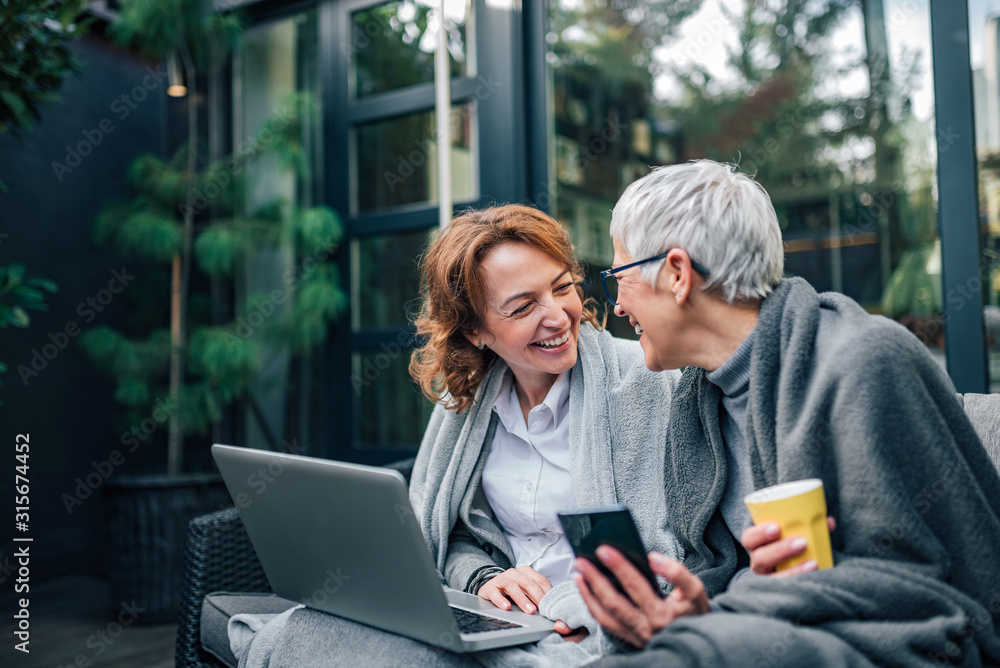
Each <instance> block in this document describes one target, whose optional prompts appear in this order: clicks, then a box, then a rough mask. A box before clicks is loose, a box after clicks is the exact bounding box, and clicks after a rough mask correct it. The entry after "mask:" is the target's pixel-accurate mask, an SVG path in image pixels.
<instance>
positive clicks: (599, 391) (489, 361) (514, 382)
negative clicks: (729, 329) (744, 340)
mask: <svg viewBox="0 0 1000 668" xmlns="http://www.w3.org/2000/svg"><path fill="white" fill-rule="evenodd" d="M421 273H422V297H423V305H422V309H421V313H420V315H419V318H418V319H417V328H418V331H419V332H420V334H422V335H423V336H424V338H425V341H424V344H423V346H422V347H421V348H420V349H418V350H416V351H415V352H414V353H413V357H412V360H411V364H410V371H411V374H412V375H413V377H414V379H416V381H417V382H418V383H419V384H420V386H421V387H422V388H423V391H424V393H425V394H427V395H428V396H429V397H430V398H431V400H432V401H434V402H435V403H436V404H437V405H436V406H435V408H434V412H433V413H432V415H431V418H430V421H429V423H428V425H427V429H426V431H425V433H424V438H423V442H422V443H421V446H420V451H419V453H418V454H417V459H416V462H415V464H414V468H413V474H412V477H411V480H410V500H411V503H412V506H413V511H414V514H415V516H416V519H417V521H418V523H419V524H420V528H421V531H423V534H424V537H425V538H426V540H427V543H428V545H429V547H430V550H431V555H432V557H433V558H434V560H435V563H436V565H437V568H438V570H439V571H440V573H441V576H442V580H443V581H444V583H445V584H447V585H448V586H449V587H451V588H452V589H457V590H459V591H464V592H467V593H470V594H476V595H478V596H480V597H482V598H483V599H486V600H488V601H491V602H492V603H493V604H494V605H497V606H498V607H500V608H503V609H505V610H509V609H510V608H511V605H516V606H518V607H519V608H520V609H521V610H523V611H525V612H528V613H529V614H540V615H542V616H544V617H547V618H548V619H551V620H552V621H553V629H554V630H555V631H557V633H552V634H550V635H549V636H547V637H545V638H543V639H542V640H540V641H538V642H537V643H535V644H531V645H522V646H518V647H512V648H505V649H495V650H485V651H480V652H475V653H473V654H471V655H465V654H456V653H452V652H450V651H448V650H445V649H441V648H439V647H434V646H431V645H428V644H424V643H421V642H419V641H417V640H412V639H410V638H406V637H403V636H400V635H394V634H392V633H389V632H386V631H381V630H378V629H375V628H373V627H370V626H365V625H363V624H358V623H356V622H352V621H350V620H347V619H342V618H340V617H336V616H334V615H328V614H326V613H323V612H319V611H315V610H311V609H309V608H302V609H297V610H293V611H290V612H289V613H288V615H289V616H288V617H287V622H286V620H285V619H280V620H278V619H276V620H275V621H274V622H271V623H269V624H268V625H267V626H266V627H265V628H266V629H268V631H267V632H265V636H266V637H267V638H271V639H273V638H277V639H276V640H273V642H271V644H270V645H268V644H267V643H268V642H269V641H261V646H262V647H263V648H264V649H262V650H261V656H265V655H268V653H271V652H273V653H271V654H269V656H270V657H275V656H277V657H280V660H271V659H267V660H249V661H246V665H247V666H249V667H250V668H253V667H254V666H264V665H269V666H274V665H275V664H278V665H282V666H304V665H324V666H368V665H391V666H399V665H407V666H418V665H419V666H463V667H467V666H470V665H486V666H504V667H508V666H517V667H530V668H533V667H536V666H537V667H539V668H541V667H543V666H566V667H573V666H581V665H583V664H585V663H589V662H590V661H593V660H594V659H595V658H597V657H599V656H603V655H605V654H607V653H609V652H611V651H614V650H615V649H617V648H618V647H619V646H620V645H619V644H618V642H617V641H615V640H613V639H612V638H611V637H610V636H608V635H606V634H605V633H604V632H602V631H601V630H600V626H599V624H598V623H597V621H596V620H595V619H594V618H593V617H591V616H590V614H589V613H588V612H587V608H586V604H585V603H584V601H583V599H582V597H581V596H580V593H579V590H578V589H577V587H576V584H575V583H574V582H573V579H572V573H573V560H574V559H573V553H572V551H571V549H570V546H569V543H568V541H567V539H566V537H565V536H564V535H563V531H562V527H561V526H560V525H559V522H558V520H557V518H556V512H557V511H560V510H566V509H570V508H574V507H593V506H601V505H608V504H615V503H622V504H625V505H627V506H628V507H629V508H630V509H631V511H632V514H633V517H634V519H635V521H636V524H637V526H638V527H639V531H640V533H641V534H642V539H643V542H644V543H645V546H646V547H647V548H648V549H651V550H657V551H659V552H663V553H665V554H669V555H672V556H673V557H674V558H677V559H680V558H682V557H683V553H682V552H681V551H680V549H679V548H678V544H677V542H676V540H675V539H674V536H673V534H672V533H671V531H670V529H669V527H668V526H667V524H666V522H664V521H663V517H664V508H663V499H664V489H663V480H664V470H665V456H666V454H665V453H666V449H667V447H666V446H667V422H668V420H667V415H668V413H667V412H666V411H665V410H664V406H667V405H669V402H670V397H671V393H672V391H673V388H674V385H675V382H676V379H677V374H674V375H671V374H655V373H651V372H650V371H648V370H647V369H646V367H645V365H644V364H643V356H642V349H641V348H640V346H639V343H638V342H635V341H624V340H620V339H616V338H614V337H613V336H611V335H610V334H609V333H607V332H604V331H601V329H600V327H599V323H598V322H597V318H596V315H595V313H594V310H593V309H592V308H590V307H589V306H588V305H587V304H586V303H585V302H584V300H583V291H582V290H581V289H580V286H579V282H580V281H581V279H582V276H583V274H582V271H581V269H580V266H579V264H578V263H577V261H576V260H574V258H573V255H572V246H571V244H570V241H569V237H568V236H567V234H566V231H565V230H564V229H563V228H562V226H560V225H559V223H557V222H556V221H555V220H553V219H552V218H550V217H549V216H547V215H545V214H544V213H542V212H540V211H537V210H535V209H532V208H529V207H526V206H517V205H508V206H499V207H492V208H488V209H483V210H481V211H468V212H466V213H464V214H462V215H460V216H458V217H457V218H455V219H454V220H453V221H452V222H451V223H450V224H449V226H448V227H447V228H446V229H445V230H444V231H443V232H442V233H441V234H440V235H439V236H438V238H437V239H435V240H434V241H433V242H432V243H431V244H430V247H429V248H428V250H427V252H426V254H425V255H424V256H423V257H422V258H421ZM487 614H488V613H487ZM283 625H286V626H283ZM259 634H260V632H258V635H259ZM567 640H568V641H572V642H566V641H567ZM272 648H273V649H272ZM241 651H243V652H244V653H246V654H247V656H249V655H250V654H253V653H254V651H256V650H254V649H253V647H252V646H251V649H250V650H241ZM319 657H322V659H320V658H319ZM240 665H241V666H243V665H244V660H243V659H242V658H241V659H240Z"/></svg>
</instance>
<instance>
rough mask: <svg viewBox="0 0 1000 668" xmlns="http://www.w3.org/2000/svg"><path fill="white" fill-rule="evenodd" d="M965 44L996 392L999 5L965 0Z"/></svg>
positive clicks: (999, 333)
mask: <svg viewBox="0 0 1000 668" xmlns="http://www.w3.org/2000/svg"><path fill="white" fill-rule="evenodd" d="M969 46H970V50H971V51H970V54H969V59H970V61H971V63H972V88H973V96H974V102H975V122H976V153H977V155H978V160H979V213H980V235H981V238H980V248H981V249H982V255H981V257H980V264H979V267H980V271H979V279H980V280H981V282H982V290H983V320H984V321H985V325H986V346H987V355H988V360H989V361H988V364H989V382H990V391H991V392H1000V7H997V6H996V5H995V4H994V3H987V2H984V0H969Z"/></svg>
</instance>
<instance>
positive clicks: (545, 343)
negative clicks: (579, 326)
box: [535, 332, 569, 348]
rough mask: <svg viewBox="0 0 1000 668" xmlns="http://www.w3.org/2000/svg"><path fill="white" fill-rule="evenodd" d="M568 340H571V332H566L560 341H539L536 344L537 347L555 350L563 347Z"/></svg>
mask: <svg viewBox="0 0 1000 668" xmlns="http://www.w3.org/2000/svg"><path fill="white" fill-rule="evenodd" d="M568 340H569V332H566V333H565V334H563V335H562V336H560V337H559V338H558V339H552V340H551V341H538V342H536V343H535V345H536V346H539V347H542V348H555V347H557V346H561V345H562V344H564V343H566V341H568Z"/></svg>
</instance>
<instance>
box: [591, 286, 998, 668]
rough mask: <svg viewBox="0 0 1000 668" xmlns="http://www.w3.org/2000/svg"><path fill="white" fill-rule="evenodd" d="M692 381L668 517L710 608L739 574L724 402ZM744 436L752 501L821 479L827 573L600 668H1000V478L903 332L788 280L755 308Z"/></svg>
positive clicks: (672, 457) (771, 589)
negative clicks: (725, 511) (763, 491)
mask: <svg viewBox="0 0 1000 668" xmlns="http://www.w3.org/2000/svg"><path fill="white" fill-rule="evenodd" d="M704 376H705V374H704V371H702V370H700V369H693V368H689V369H686V370H685V372H684V374H683V377H682V380H681V384H680V386H679V387H678V389H677V392H676V394H675V397H674V402H673V405H672V406H671V446H672V447H671V450H670V454H669V457H668V468H669V469H670V473H669V475H668V481H667V486H666V491H667V498H666V508H667V514H668V516H669V518H670V522H671V525H672V526H673V527H674V528H675V530H676V532H677V535H678V537H679V538H680V539H681V542H682V544H683V545H684V546H685V548H686V549H687V559H686V563H687V565H688V566H689V567H690V568H691V569H692V570H693V571H694V572H695V573H697V574H699V575H700V576H701V577H702V578H703V580H704V581H705V583H706V587H707V588H708V590H709V591H710V593H713V594H714V593H719V592H722V591H723V589H725V587H726V585H727V582H728V580H729V578H730V577H731V576H732V574H733V572H735V570H736V567H737V554H738V551H737V547H736V544H735V539H734V537H733V536H732V535H731V534H729V532H728V531H727V530H726V529H725V524H724V522H723V519H722V517H721V514H720V513H719V510H718V504H719V500H720V499H721V496H722V490H723V489H724V488H725V484H726V471H725V466H724V464H725V461H726V458H725V452H724V449H723V444H722V440H721V433H720V430H719V419H718V415H719V402H720V396H719V392H718V390H717V389H716V388H715V386H714V385H712V384H711V383H709V382H708V381H706V380H705V377H704ZM750 376H751V380H750V388H749V393H750V397H749V405H748V410H747V427H746V431H747V434H746V438H747V443H748V449H749V452H750V455H751V461H752V467H753V475H754V483H755V486H756V487H757V488H760V487H764V486H767V485H773V484H776V483H779V482H785V481H790V480H798V479H801V478H812V477H816V478H822V479H823V482H824V487H825V492H826V498H827V506H828V510H829V514H830V515H832V516H833V517H835V518H836V520H837V529H836V531H834V532H833V534H832V543H833V549H834V562H835V567H834V568H832V569H829V570H824V571H818V572H814V573H809V574H804V575H797V576H794V577H791V578H773V577H749V578H741V579H740V580H739V581H737V582H734V583H733V584H732V586H731V587H730V588H729V590H728V591H725V593H722V594H721V595H719V596H716V597H715V598H714V600H713V602H714V603H715V604H716V605H717V606H718V607H719V608H721V609H722V610H723V611H724V612H719V613H712V614H709V615H703V616H701V617H691V618H686V619H683V620H680V621H678V622H675V623H674V624H672V625H670V626H668V627H667V628H666V629H664V630H663V631H661V632H660V633H659V634H657V635H656V636H654V638H653V640H652V641H651V642H650V643H649V645H648V646H647V649H646V650H645V651H643V652H640V653H637V654H633V655H630V656H626V657H615V658H609V659H605V660H603V661H601V662H600V665H602V666H617V665H629V666H654V665H656V666H659V665H671V666H769V667H771V668H777V667H778V666H789V667H791V666H801V665H810V666H870V665H878V666H899V667H904V666H905V667H911V666H913V667H915V666H933V665H944V664H947V665H958V666H970V667H971V666H986V665H1000V640H998V638H1000V477H998V475H997V471H996V469H995V468H994V467H993V466H992V464H991V463H990V461H989V459H988V457H987V455H986V452H985V450H984V449H983V446H982V444H981V443H980V441H979V438H978V437H977V436H976V434H975V432H974V431H973V428H972V425H971V424H970V423H969V420H968V418H967V417H966V415H965V413H964V411H963V410H962V407H961V405H960V404H959V402H958V401H957V399H956V396H955V391H954V389H953V387H952V384H951V382H950V380H949V379H948V377H947V376H946V375H945V374H944V373H943V372H942V370H941V369H940V367H939V366H938V365H937V364H936V363H935V362H934V360H933V359H932V358H931V357H930V355H929V354H928V353H927V352H926V350H925V349H924V347H923V346H922V344H921V343H920V342H919V341H918V340H917V339H916V338H915V337H914V336H912V335H911V334H910V333H908V332H907V331H906V330H904V329H903V328H902V327H900V326H899V325H897V324H896V323H894V322H892V321H890V320H887V319H885V318H882V317H878V316H871V315H869V314H867V313H866V312H865V311H864V310H863V309H862V308H861V307H860V306H858V305H857V304H856V303H854V302H853V301H851V300H850V299H848V298H846V297H844V296H842V295H837V294H822V295H819V294H817V293H816V292H815V291H814V290H813V289H812V288H811V287H810V286H809V285H808V284H807V283H806V282H805V281H803V280H801V279H792V280H787V281H782V283H781V284H780V285H779V287H778V288H777V289H776V290H775V292H774V293H773V294H772V295H770V296H769V297H768V298H767V299H765V300H764V302H763V304H762V307H761V311H760V320H759V322H758V325H757V330H756V334H755V341H754V346H753V355H752V362H751V369H750Z"/></svg>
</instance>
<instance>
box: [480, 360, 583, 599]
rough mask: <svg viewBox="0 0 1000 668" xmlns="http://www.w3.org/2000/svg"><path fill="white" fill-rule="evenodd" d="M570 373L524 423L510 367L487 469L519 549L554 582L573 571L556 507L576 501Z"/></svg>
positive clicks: (521, 561) (489, 494) (493, 502)
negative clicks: (571, 447)
mask: <svg viewBox="0 0 1000 668" xmlns="http://www.w3.org/2000/svg"><path fill="white" fill-rule="evenodd" d="M569 374H570V372H569V371H567V372H565V373H562V374H560V375H559V377H558V378H557V379H556V382H555V383H554V384H553V385H552V387H551V388H550V389H549V392H548V394H547V395H545V399H544V400H543V401H542V403H540V404H539V405H537V406H535V407H534V408H532V409H531V411H530V412H529V413H528V422H527V424H525V421H524V414H523V413H522V412H521V406H520V403H519V402H518V400H517V392H516V391H515V390H514V382H513V377H512V375H511V374H510V373H509V372H508V374H507V376H506V378H505V379H504V381H503V383H504V384H503V385H502V386H501V388H500V394H499V396H498V397H497V400H496V403H494V405H493V410H494V411H496V413H497V415H498V416H499V418H500V422H499V424H497V428H496V432H495V433H494V435H493V444H492V447H491V448H490V454H489V455H488V456H487V458H486V465H485V467H484V468H483V491H484V492H485V493H486V499H487V500H488V501H489V503H490V507H491V508H492V509H493V512H494V514H495V515H496V517H497V519H498V520H499V522H500V526H501V527H503V530H504V533H505V534H506V535H507V540H508V541H509V542H510V546H511V548H512V549H513V550H514V558H515V561H516V566H517V567H520V566H531V567H532V568H534V569H535V570H536V571H537V572H538V573H540V574H542V575H544V576H545V577H547V578H548V579H549V581H550V582H551V583H552V584H553V586H554V585H557V584H559V583H561V582H565V581H567V580H569V579H571V577H572V573H573V550H572V548H570V546H569V541H567V540H566V536H565V535H564V534H563V532H562V527H561V526H560V525H559V520H558V519H557V518H556V511H557V510H563V509H566V508H573V507H575V506H576V500H575V498H574V496H573V480H572V478H571V477H570V454H569V419H568V417H569Z"/></svg>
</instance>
